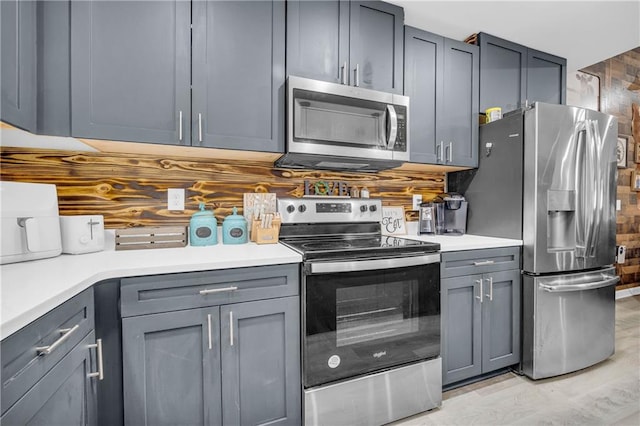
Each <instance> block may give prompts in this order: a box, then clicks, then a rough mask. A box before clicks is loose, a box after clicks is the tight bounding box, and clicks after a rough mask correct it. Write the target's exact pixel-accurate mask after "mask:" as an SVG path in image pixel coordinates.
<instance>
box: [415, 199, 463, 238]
mask: <svg viewBox="0 0 640 426" xmlns="http://www.w3.org/2000/svg"><path fill="white" fill-rule="evenodd" d="M419 214H420V216H419V219H418V234H420V235H422V234H431V235H464V234H465V232H466V231H467V202H466V201H465V199H464V197H463V196H462V195H460V194H456V193H449V194H440V195H438V196H437V197H436V198H435V199H434V200H433V201H429V202H425V203H422V204H420V210H419Z"/></svg>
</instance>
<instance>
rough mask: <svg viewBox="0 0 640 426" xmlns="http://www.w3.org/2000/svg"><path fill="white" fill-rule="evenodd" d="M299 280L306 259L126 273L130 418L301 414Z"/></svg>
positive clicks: (240, 418) (204, 421) (281, 418)
mask: <svg viewBox="0 0 640 426" xmlns="http://www.w3.org/2000/svg"><path fill="white" fill-rule="evenodd" d="M298 281H299V278H298V265H297V264H296V265H278V266H269V267H260V268H240V269H232V270H226V271H209V272H196V273H188V274H171V275H162V276H155V277H140V278H129V279H123V280H122V284H121V288H122V291H121V295H122V311H123V316H125V318H123V320H122V346H123V387H124V420H125V424H136V425H142V424H146V425H162V424H166V425H173V424H192V425H240V424H242V425H250V424H251V425H261V424H265V425H266V424H269V425H298V424H300V423H301V410H302V405H301V385H300V343H299V342H300V330H299V328H300V308H299V303H300V302H299V297H298V295H297V293H298ZM265 295H266V297H269V298H265ZM278 296H283V297H278ZM256 299H257V300H256ZM185 303H186V304H190V305H191V306H192V308H191V309H189V308H187V309H185V307H186V306H187V305H186V304H185ZM136 305H139V306H136Z"/></svg>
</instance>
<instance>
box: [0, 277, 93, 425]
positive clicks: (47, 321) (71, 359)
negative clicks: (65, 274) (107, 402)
mask: <svg viewBox="0 0 640 426" xmlns="http://www.w3.org/2000/svg"><path fill="white" fill-rule="evenodd" d="M93 312H94V311H93V289H92V288H90V289H88V290H85V291H84V292H82V293H80V294H79V295H77V296H75V297H73V298H72V299H70V300H69V301H67V302H65V303H64V304H62V305H60V306H58V307H57V308H55V309H53V310H52V311H50V312H48V313H47V314H45V315H43V316H42V317H40V318H38V319H37V320H35V321H34V322H32V323H30V324H29V325H27V326H25V327H24V328H23V329H21V330H19V331H17V332H16V333H13V334H12V335H10V336H9V337H7V338H6V339H4V340H3V341H2V345H1V346H0V349H1V351H2V417H1V418H0V423H2V424H3V425H96V424H97V419H98V416H97V386H98V381H99V380H100V377H99V371H98V368H99V367H98V366H99V365H100V364H101V362H100V361H101V353H100V347H99V343H100V342H99V341H98V340H96V338H95V332H94V317H93V315H94V314H93Z"/></svg>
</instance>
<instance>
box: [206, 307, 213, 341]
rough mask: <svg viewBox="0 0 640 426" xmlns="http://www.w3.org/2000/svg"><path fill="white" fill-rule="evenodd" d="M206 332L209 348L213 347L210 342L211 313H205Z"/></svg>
mask: <svg viewBox="0 0 640 426" xmlns="http://www.w3.org/2000/svg"><path fill="white" fill-rule="evenodd" d="M207 333H208V335H209V349H211V348H212V347H213V345H212V344H211V314H208V315H207Z"/></svg>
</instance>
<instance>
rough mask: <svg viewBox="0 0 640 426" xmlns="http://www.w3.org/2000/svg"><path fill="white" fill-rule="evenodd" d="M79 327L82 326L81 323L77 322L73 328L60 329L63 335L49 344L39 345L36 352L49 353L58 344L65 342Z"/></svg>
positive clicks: (39, 353)
mask: <svg viewBox="0 0 640 426" xmlns="http://www.w3.org/2000/svg"><path fill="white" fill-rule="evenodd" d="M78 328H80V324H76V325H74V326H73V327H71V328H62V329H60V333H62V336H60V338H58V340H56V341H55V342H53V343H52V344H50V345H49V346H39V347H37V348H36V352H38V355H49V354H50V353H51V352H53V351H54V350H55V349H56V348H57V347H58V346H60V345H61V344H63V343H64V341H65V340H67V339H68V338H69V337H71V334H72V333H73V332H74V331H76V330H77V329H78Z"/></svg>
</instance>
